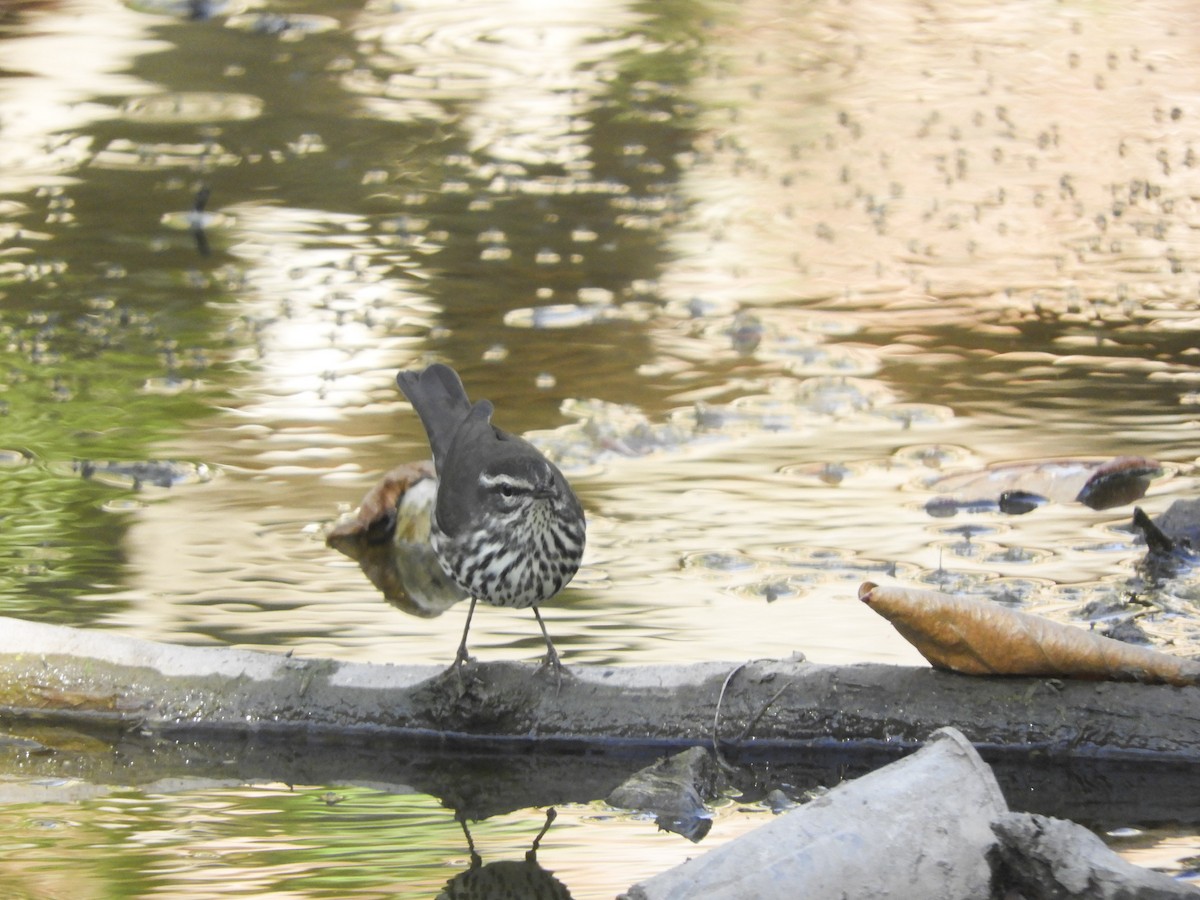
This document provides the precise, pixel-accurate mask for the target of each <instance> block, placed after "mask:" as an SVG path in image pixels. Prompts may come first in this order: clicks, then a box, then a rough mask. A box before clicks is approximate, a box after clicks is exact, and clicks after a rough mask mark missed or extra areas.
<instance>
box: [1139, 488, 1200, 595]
mask: <svg viewBox="0 0 1200 900" xmlns="http://www.w3.org/2000/svg"><path fill="white" fill-rule="evenodd" d="M1133 530H1134V531H1136V532H1137V533H1139V534H1140V535H1141V536H1142V539H1143V540H1144V541H1145V542H1146V555H1145V556H1144V557H1143V558H1142V559H1141V561H1140V562H1139V563H1138V572H1139V574H1141V575H1142V577H1143V578H1145V579H1146V580H1147V581H1150V582H1152V583H1153V582H1158V581H1162V580H1164V579H1167V578H1174V577H1176V576H1178V575H1181V574H1183V573H1184V572H1187V571H1190V570H1191V569H1193V568H1194V567H1195V566H1196V564H1197V562H1200V552H1198V551H1197V548H1198V547H1200V500H1176V501H1175V502H1174V503H1172V504H1171V506H1170V507H1169V508H1168V509H1167V511H1166V512H1164V513H1163V514H1162V515H1160V516H1158V517H1157V518H1155V519H1151V518H1150V517H1149V516H1148V515H1146V513H1145V512H1144V511H1143V510H1142V508H1141V507H1140V506H1139V507H1135V508H1134V510H1133Z"/></svg>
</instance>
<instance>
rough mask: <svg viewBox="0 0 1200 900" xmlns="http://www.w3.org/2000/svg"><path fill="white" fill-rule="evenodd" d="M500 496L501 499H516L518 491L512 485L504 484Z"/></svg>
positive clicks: (501, 486)
mask: <svg viewBox="0 0 1200 900" xmlns="http://www.w3.org/2000/svg"><path fill="white" fill-rule="evenodd" d="M500 496H501V497H515V496H517V489H516V488H515V487H513V486H512V485H511V484H502V485H500Z"/></svg>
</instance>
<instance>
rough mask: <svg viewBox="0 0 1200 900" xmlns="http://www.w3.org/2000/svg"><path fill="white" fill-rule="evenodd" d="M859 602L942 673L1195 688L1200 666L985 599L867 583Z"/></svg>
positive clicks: (859, 596) (859, 595)
mask: <svg viewBox="0 0 1200 900" xmlns="http://www.w3.org/2000/svg"><path fill="white" fill-rule="evenodd" d="M858 598H859V599H860V600H862V601H863V602H864V603H866V604H867V606H869V607H871V609H873V610H875V612H877V613H879V614H880V615H881V616H883V617H884V618H885V619H887V620H888V621H889V622H891V623H892V625H893V626H894V627H895V628H896V630H897V631H898V632H900V634H901V636H902V637H903V638H904V639H905V640H906V641H908V642H909V643H910V644H912V645H913V646H914V647H916V648H917V650H918V651H919V652H920V654H921V655H922V656H924V657H925V658H926V659H927V660H929V662H930V663H931V664H932V665H933V666H935V667H936V668H939V669H950V670H951V671H954V672H961V673H964V674H967V675H1048V676H1059V677H1067V678H1087V679H1095V680H1108V681H1144V682H1148V683H1166V684H1174V685H1191V684H1200V662H1196V661H1194V660H1190V659H1185V658H1182V657H1178V656H1172V655H1170V654H1168V653H1160V652H1158V651H1157V650H1150V649H1147V648H1145V647H1135V646H1133V645H1131V644H1125V643H1122V642H1121V641H1114V640H1113V639H1112V638H1106V637H1104V636H1103V635H1100V634H1096V633H1095V632H1091V631H1085V630H1083V629H1082V628H1075V627H1073V626H1071V625H1064V624H1062V623H1059V622H1052V621H1051V620H1049V619H1044V618H1042V617H1040V616H1034V615H1030V614H1029V613H1023V612H1018V611H1016V610H1011V609H1006V608H1004V607H1003V606H999V605H998V604H995V603H992V602H990V601H986V600H974V599H970V598H966V597H955V596H951V595H950V594H943V593H940V592H939V591H929V590H914V589H908V588H898V587H880V586H878V585H875V584H871V583H870V582H866V583H864V584H863V585H861V586H860V587H859V589H858Z"/></svg>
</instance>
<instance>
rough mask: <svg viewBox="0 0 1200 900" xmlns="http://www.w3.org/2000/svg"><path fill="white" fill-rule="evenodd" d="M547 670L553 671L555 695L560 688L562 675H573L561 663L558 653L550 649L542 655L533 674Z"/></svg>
mask: <svg viewBox="0 0 1200 900" xmlns="http://www.w3.org/2000/svg"><path fill="white" fill-rule="evenodd" d="M547 671H549V672H553V673H554V693H555V694H556V695H557V694H558V692H559V691H561V690H562V683H563V676H564V675H566V676H567V678H574V677H575V676H574V675H572V674H571V673H570V671H569V670H568V669H567V667H566V666H564V665H563V663H562V660H561V659H559V658H558V654H557V653H555V652H554V651H551V652H550V653H547V654H546V655H545V656H543V657H542V661H541V664H540V665H539V666H538V667H537V671H536V672H535V673H534V674H535V675H541V674H542V673H543V672H547Z"/></svg>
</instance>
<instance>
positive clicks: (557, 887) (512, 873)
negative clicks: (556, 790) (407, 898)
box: [437, 807, 571, 900]
mask: <svg viewBox="0 0 1200 900" xmlns="http://www.w3.org/2000/svg"><path fill="white" fill-rule="evenodd" d="M557 816H558V813H557V812H556V811H555V809H554V807H550V808H549V809H547V810H546V824H545V825H543V826H542V830H541V831H539V832H538V834H537V837H535V838H534V839H533V844H532V845H531V846H530V848H529V849H528V850H527V851H526V852H525V859H523V860H515V859H505V860H497V861H496V862H491V863H488V864H487V865H484V864H483V859H482V858H481V857H480V855H479V853H478V852H477V851H476V850H475V842H474V841H473V840H472V839H471V832H470V830H469V829H468V828H467V820H466V817H465V816H463V815H462V814H461V813H460V814H458V815H457V816H456V818H457V819H458V823H459V824H460V825H461V826H462V830H463V834H464V835H465V836H466V838H467V847H468V848H470V851H471V867H470V868H469V869H467V870H466V871H464V872H459V873H458V874H457V875H455V876H454V877H453V878H451V879H450V880H449V881H447V882H446V886H445V887H444V888H442V891H441V893H439V894H438V895H437V900H501V898H513V897H521V898H528V900H570V898H571V892H570V891H568V890H567V888H566V886H565V885H564V884H563V883H562V882H561V881H559V880H558V879H557V878H555V877H554V876H553V875H552V874H551V873H550V872H548V871H547V870H545V869H543V868H542V866H541V865H540V864H539V863H538V861H537V851H538V845H539V844H540V843H541V840H542V838H543V837H545V835H546V832H547V831H549V830H550V825H551V823H553V822H554V819H555V818H556V817H557Z"/></svg>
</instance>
